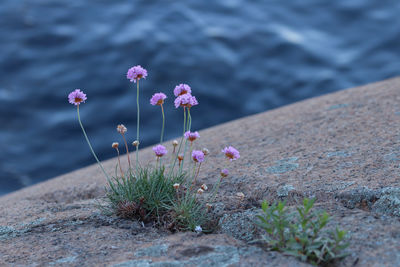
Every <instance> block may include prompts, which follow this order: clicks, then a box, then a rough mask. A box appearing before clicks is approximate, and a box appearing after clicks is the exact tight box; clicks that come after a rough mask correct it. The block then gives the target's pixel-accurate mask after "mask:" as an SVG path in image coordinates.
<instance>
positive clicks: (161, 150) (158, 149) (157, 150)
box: [153, 145, 168, 157]
mask: <svg viewBox="0 0 400 267" xmlns="http://www.w3.org/2000/svg"><path fill="white" fill-rule="evenodd" d="M153 151H154V153H156V156H157V157H162V156H164V155H165V154H167V153H168V151H167V149H166V148H165V146H163V145H156V146H155V147H153Z"/></svg>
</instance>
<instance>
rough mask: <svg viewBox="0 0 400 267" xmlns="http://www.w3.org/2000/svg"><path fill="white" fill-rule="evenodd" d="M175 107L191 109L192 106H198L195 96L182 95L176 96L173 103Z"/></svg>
mask: <svg viewBox="0 0 400 267" xmlns="http://www.w3.org/2000/svg"><path fill="white" fill-rule="evenodd" d="M174 104H175V107H176V108H179V107H187V108H191V107H192V106H196V105H198V104H199V102H198V101H197V99H196V97H195V96H192V95H191V94H184V95H180V96H178V97H177V98H176V99H175V101H174Z"/></svg>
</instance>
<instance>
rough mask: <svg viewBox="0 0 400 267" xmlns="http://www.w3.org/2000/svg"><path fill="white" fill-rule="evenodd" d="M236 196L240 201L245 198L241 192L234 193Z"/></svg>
mask: <svg viewBox="0 0 400 267" xmlns="http://www.w3.org/2000/svg"><path fill="white" fill-rule="evenodd" d="M236 196H237V198H238V199H239V200H240V201H243V199H244V197H245V195H244V194H243V193H242V192H239V193H236Z"/></svg>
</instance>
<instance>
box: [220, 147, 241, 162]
mask: <svg viewBox="0 0 400 267" xmlns="http://www.w3.org/2000/svg"><path fill="white" fill-rule="evenodd" d="M222 153H224V154H225V156H226V157H227V158H228V159H229V160H230V161H232V160H237V159H238V158H240V154H239V151H237V150H236V148H234V147H233V146H229V147H225V148H224V149H222Z"/></svg>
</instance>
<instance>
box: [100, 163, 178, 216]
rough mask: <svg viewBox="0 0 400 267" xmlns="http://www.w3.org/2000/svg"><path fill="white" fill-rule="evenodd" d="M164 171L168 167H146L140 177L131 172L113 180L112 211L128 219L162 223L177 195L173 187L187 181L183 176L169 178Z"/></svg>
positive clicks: (109, 195)
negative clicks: (163, 215)
mask: <svg viewBox="0 0 400 267" xmlns="http://www.w3.org/2000/svg"><path fill="white" fill-rule="evenodd" d="M164 172H165V169H164V168H147V167H146V168H140V169H139V170H138V172H137V175H136V176H134V175H133V173H127V175H125V176H124V177H113V178H112V179H110V180H109V181H108V184H107V187H106V199H107V202H108V203H109V208H110V210H111V211H113V212H115V213H116V214H117V215H119V216H121V217H125V218H136V219H140V220H142V221H152V220H155V221H157V222H159V220H160V216H161V215H162V214H163V213H164V212H165V211H166V207H167V206H169V205H171V204H172V201H173V199H174V197H175V195H176V192H175V189H174V187H173V185H174V184H175V183H180V182H182V181H183V179H184V175H183V174H182V175H175V176H174V175H172V176H170V177H169V178H167V177H166V176H165V175H164Z"/></svg>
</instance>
